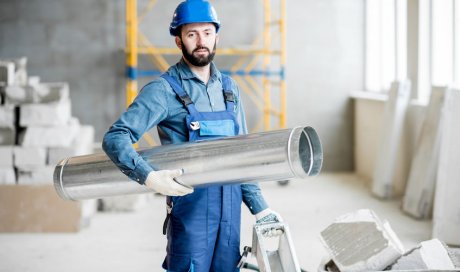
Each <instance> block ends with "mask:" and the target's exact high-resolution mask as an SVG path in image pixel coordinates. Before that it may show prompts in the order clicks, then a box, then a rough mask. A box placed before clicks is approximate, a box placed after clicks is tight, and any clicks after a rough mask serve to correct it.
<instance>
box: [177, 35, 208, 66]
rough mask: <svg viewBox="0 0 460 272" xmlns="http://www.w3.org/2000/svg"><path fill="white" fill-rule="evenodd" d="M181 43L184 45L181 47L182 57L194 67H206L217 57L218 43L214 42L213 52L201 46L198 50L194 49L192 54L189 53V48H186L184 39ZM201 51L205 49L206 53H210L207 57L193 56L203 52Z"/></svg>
mask: <svg viewBox="0 0 460 272" xmlns="http://www.w3.org/2000/svg"><path fill="white" fill-rule="evenodd" d="M180 43H181V45H182V46H181V47H182V55H183V56H184V58H185V59H186V60H187V61H188V62H190V63H191V64H192V65H193V66H197V67H203V66H206V65H208V64H209V63H211V62H212V60H213V59H214V56H215V55H216V44H217V43H216V42H214V47H213V48H212V52H210V51H209V48H207V47H204V46H200V47H197V48H195V49H193V51H192V53H189V52H188V50H187V48H186V47H185V45H184V43H183V42H182V39H181V41H180ZM201 49H205V50H206V51H208V55H207V56H198V57H196V56H194V55H193V54H194V53H195V52H196V51H197V50H201Z"/></svg>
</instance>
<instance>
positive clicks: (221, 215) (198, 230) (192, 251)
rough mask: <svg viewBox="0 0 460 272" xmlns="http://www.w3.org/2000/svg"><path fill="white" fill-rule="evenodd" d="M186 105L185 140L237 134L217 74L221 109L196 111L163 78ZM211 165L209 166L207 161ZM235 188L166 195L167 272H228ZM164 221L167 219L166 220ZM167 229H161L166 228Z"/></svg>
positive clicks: (235, 228)
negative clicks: (221, 103) (222, 102)
mask: <svg viewBox="0 0 460 272" xmlns="http://www.w3.org/2000/svg"><path fill="white" fill-rule="evenodd" d="M161 77H162V78H164V79H166V80H167V81H168V83H169V84H170V86H171V87H172V89H173V90H174V92H175V93H176V94H177V96H178V97H179V99H180V100H181V102H182V104H183V105H184V106H185V107H186V109H187V111H188V115H187V116H186V126H187V128H188V130H189V141H191V142H193V141H198V140H208V139H212V138H216V137H225V136H234V135H238V131H239V125H238V122H237V118H236V114H235V112H234V106H235V102H234V96H233V92H232V90H231V84H230V79H229V78H228V77H227V76H225V75H222V85H223V95H224V98H225V105H226V110H225V111H218V112H199V111H197V109H196V108H195V105H194V103H193V101H192V100H191V98H190V96H189V95H188V94H187V93H186V92H185V91H184V90H183V89H182V87H181V85H180V83H179V82H178V81H177V80H176V79H175V78H173V77H171V76H169V75H168V74H163V75H162V76H161ZM210 163H212V162H210ZM241 202H242V195H241V185H239V184H238V185H224V186H209V187H205V188H195V190H194V192H193V193H192V194H189V195H185V196H181V197H167V205H168V216H167V221H166V222H165V226H164V230H163V231H164V232H167V237H168V246H167V252H168V254H167V256H166V258H165V260H164V262H163V268H164V269H166V270H167V271H170V272H187V271H190V272H208V271H213V272H234V271H239V269H238V268H237V267H236V265H237V263H238V261H239V258H240V248H239V247H240V221H241ZM168 219H169V220H168ZM166 226H167V228H166Z"/></svg>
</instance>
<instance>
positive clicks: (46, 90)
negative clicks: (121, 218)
mask: <svg viewBox="0 0 460 272" xmlns="http://www.w3.org/2000/svg"><path fill="white" fill-rule="evenodd" d="M26 66H27V59H26V58H20V59H11V60H0V86H1V90H2V93H1V95H2V100H1V102H2V104H0V147H1V146H9V147H10V148H4V149H2V150H1V151H2V153H3V155H5V156H8V157H9V161H10V162H9V163H8V164H7V165H2V164H0V177H1V180H2V182H3V183H6V182H7V181H6V180H8V179H10V180H11V181H10V182H12V183H16V182H17V183H18V184H42V183H46V184H52V181H53V171H54V167H55V165H56V163H57V162H58V161H59V160H60V159H61V158H62V157H69V156H75V155H83V154H88V153H92V145H93V142H94V129H93V128H92V127H90V126H80V123H79V121H78V119H77V118H74V117H72V114H71V112H72V111H71V101H70V96H69V85H68V84H67V83H66V82H51V83H43V82H40V78H39V77H37V76H32V77H28V76H27V67H26ZM6 150H8V152H9V154H6V153H7V151H6ZM13 158H14V159H13ZM11 162H12V163H11ZM0 163H1V162H0ZM13 174H14V175H13Z"/></svg>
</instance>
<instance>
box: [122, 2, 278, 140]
mask: <svg viewBox="0 0 460 272" xmlns="http://www.w3.org/2000/svg"><path fill="white" fill-rule="evenodd" d="M245 1H247V0H245ZM255 1H260V2H261V3H262V6H263V10H264V23H263V28H262V29H263V30H262V33H261V35H259V37H257V38H256V39H255V40H254V42H253V44H252V46H251V48H250V49H236V48H219V49H218V54H219V55H231V56H238V57H239V59H238V60H237V61H236V62H235V64H234V65H233V66H232V67H231V69H230V70H229V71H222V72H225V73H229V74H230V75H231V76H232V77H233V78H234V79H235V81H236V82H237V83H238V85H239V86H240V88H241V89H242V90H243V92H245V94H246V95H247V96H248V97H249V98H250V99H251V101H252V102H253V103H254V105H256V107H257V108H259V109H260V110H261V112H262V118H261V119H260V120H258V122H257V124H256V125H255V126H254V127H252V128H251V129H250V130H251V132H256V131H260V130H261V128H263V130H265V131H268V130H271V129H274V128H275V129H277V128H285V127H286V82H285V65H286V31H285V28H286V24H285V22H286V0H255ZM273 1H279V7H280V8H279V17H278V18H276V19H273V14H272V9H271V6H272V2H273ZM156 3H157V0H150V2H149V3H148V5H147V6H146V8H145V10H144V11H143V12H142V14H140V15H139V16H138V12H137V11H138V9H137V0H126V65H127V69H126V70H127V77H128V80H127V85H126V106H129V105H130V104H131V103H132V101H133V100H134V98H135V97H136V95H137V91H138V84H137V79H138V77H139V76H141V75H142V71H140V70H139V69H138V55H141V54H148V55H150V56H151V57H152V62H153V64H154V65H155V67H156V68H158V69H159V72H164V71H166V70H167V69H168V67H169V66H170V64H168V62H167V61H166V59H165V58H164V56H165V55H180V54H181V52H180V51H179V50H178V49H177V48H163V47H156V46H154V45H153V44H152V43H151V42H150V41H149V40H148V39H147V37H146V36H145V35H144V34H143V33H141V31H139V28H138V26H139V23H140V22H141V21H142V19H143V18H144V17H145V15H146V14H147V13H148V12H149V11H150V10H152V8H153V7H154V6H155V4H156ZM274 29H275V30H277V31H274ZM274 32H275V33H276V32H277V34H276V35H272V34H273V33H274ZM272 36H275V37H272ZM275 38H276V39H275ZM261 39H262V46H260V45H259V44H260V43H261ZM274 40H277V41H279V43H278V44H274ZM275 46H277V48H276V49H273V48H274V47H275ZM275 57H277V58H279V61H278V62H277V63H276V64H275V65H276V66H277V67H276V68H277V69H278V70H277V71H273V69H274V64H272V59H273V58H275ZM257 65H259V67H261V68H259V70H257V69H255V67H257ZM260 69H261V70H260ZM274 87H276V88H278V89H279V103H278V104H279V105H277V106H278V107H275V106H274V105H273V103H272V89H273V88H274ZM272 117H274V118H277V119H278V122H277V126H274V127H272V124H273V123H272V122H273V121H272ZM144 138H145V140H146V141H147V142H148V143H149V144H152V145H153V144H154V142H153V139H152V137H151V136H150V135H147V134H146V135H144Z"/></svg>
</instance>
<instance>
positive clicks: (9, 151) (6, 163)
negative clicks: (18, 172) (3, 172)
mask: <svg viewBox="0 0 460 272" xmlns="http://www.w3.org/2000/svg"><path fill="white" fill-rule="evenodd" d="M7 167H11V168H12V167H13V146H12V145H0V168H7Z"/></svg>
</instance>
